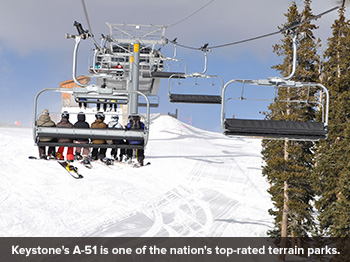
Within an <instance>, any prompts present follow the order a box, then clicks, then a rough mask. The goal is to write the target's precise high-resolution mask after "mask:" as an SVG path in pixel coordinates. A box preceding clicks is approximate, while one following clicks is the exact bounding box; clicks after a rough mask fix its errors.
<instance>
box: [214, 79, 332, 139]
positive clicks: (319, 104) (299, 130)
mask: <svg viewBox="0 0 350 262" xmlns="http://www.w3.org/2000/svg"><path fill="white" fill-rule="evenodd" d="M233 83H242V84H243V85H242V86H243V87H242V93H241V96H240V97H234V98H232V97H230V98H227V99H226V94H225V93H226V89H227V88H228V86H230V85H231V84H233ZM245 84H250V85H257V86H261V87H266V86H270V87H276V88H282V87H289V88H295V89H300V88H304V87H312V88H317V89H318V91H319V92H318V94H319V100H313V101H311V100H309V99H308V96H307V98H306V99H300V98H299V99H291V98H287V99H285V100H278V98H275V99H271V100H270V101H271V102H281V103H303V104H307V105H309V106H312V107H314V108H315V109H316V110H320V111H321V112H322V120H321V121H320V122H315V121H312V122H302V121H287V120H286V121H276V120H269V119H264V120H255V119H236V118H227V117H226V104H227V103H228V102H229V101H242V102H244V101H246V100H254V101H262V100H259V99H248V98H246V97H244V92H243V91H244V85H245ZM308 90H310V88H309V89H308ZM222 99H223V103H222V109H221V123H222V128H223V133H224V134H225V135H227V136H247V137H259V138H267V139H289V140H303V141H317V140H320V139H326V138H327V135H328V108H329V94H328V90H327V88H326V87H324V86H323V85H321V84H318V83H306V82H295V81H289V80H284V79H280V78H277V79H267V80H236V79H234V80H231V81H229V82H228V83H226V84H225V86H224V88H223V90H222ZM265 101H266V100H265Z"/></svg>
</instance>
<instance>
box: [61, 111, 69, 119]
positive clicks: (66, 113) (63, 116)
mask: <svg viewBox="0 0 350 262" xmlns="http://www.w3.org/2000/svg"><path fill="white" fill-rule="evenodd" d="M61 117H62V118H66V119H69V113H68V112H67V111H63V112H62V115H61Z"/></svg>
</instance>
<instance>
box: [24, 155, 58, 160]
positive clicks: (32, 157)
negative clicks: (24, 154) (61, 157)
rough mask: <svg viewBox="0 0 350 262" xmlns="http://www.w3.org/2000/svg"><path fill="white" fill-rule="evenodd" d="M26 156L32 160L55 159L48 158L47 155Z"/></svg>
mask: <svg viewBox="0 0 350 262" xmlns="http://www.w3.org/2000/svg"><path fill="white" fill-rule="evenodd" d="M28 158H29V159H32V160H56V159H55V158H48V157H45V158H39V157H36V156H29V157H28Z"/></svg>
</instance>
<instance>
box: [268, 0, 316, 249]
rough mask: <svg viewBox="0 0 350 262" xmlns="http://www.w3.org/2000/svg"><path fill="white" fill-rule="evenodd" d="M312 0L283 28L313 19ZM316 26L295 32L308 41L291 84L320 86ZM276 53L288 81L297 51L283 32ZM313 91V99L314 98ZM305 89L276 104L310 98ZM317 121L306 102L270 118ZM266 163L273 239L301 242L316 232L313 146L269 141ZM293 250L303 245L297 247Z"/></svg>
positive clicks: (281, 107)
mask: <svg viewBox="0 0 350 262" xmlns="http://www.w3.org/2000/svg"><path fill="white" fill-rule="evenodd" d="M310 4H311V0H305V1H304V9H303V11H302V13H299V12H298V9H297V6H296V4H295V3H293V4H292V5H291V6H290V7H289V9H288V12H287V13H286V14H285V16H286V18H287V22H286V24H284V25H283V27H284V28H285V27H288V25H292V24H294V23H296V22H301V21H305V20H307V19H309V18H310V17H312V16H313V15H312V12H311V8H310ZM315 29H317V27H316V26H315V25H314V24H312V23H311V22H306V23H304V24H302V25H300V26H299V27H297V29H296V30H299V32H300V33H301V32H304V33H305V36H304V38H303V39H301V40H300V41H299V45H298V53H297V57H298V60H297V64H298V66H297V70H296V73H295V75H294V76H293V78H292V80H294V81H301V82H317V80H318V77H319V73H318V64H319V60H320V59H319V56H318V55H317V49H318V48H319V46H320V40H316V39H315V37H314V34H313V30H315ZM273 49H274V52H275V53H276V54H277V55H278V56H281V57H284V59H283V62H282V63H281V64H279V65H276V66H273V68H275V69H276V70H277V71H279V72H280V73H281V74H282V75H283V76H285V77H286V76H289V75H290V73H291V70H292V60H293V58H292V57H293V49H292V39H291V36H290V32H288V31H287V32H286V33H284V38H283V39H282V40H281V43H280V44H276V45H274V47H273ZM314 94H315V91H312V92H311V94H310V96H311V97H310V99H314V97H313V95H314ZM306 95H307V90H306V88H305V90H302V91H300V89H298V90H296V89H295V88H285V89H279V91H278V100H288V99H290V100H293V99H295V98H298V99H300V98H303V97H304V99H305V98H306ZM315 118H316V112H315V109H314V107H312V106H308V105H306V104H302V103H278V102H274V103H272V104H271V105H270V106H269V111H268V113H267V115H266V119H270V120H290V121H305V122H308V121H312V120H314V119H315ZM262 146H263V151H262V154H263V159H264V161H265V166H264V167H263V174H264V176H266V177H267V179H268V181H269V182H270V184H271V187H270V190H269V193H270V194H271V198H272V201H273V203H274V208H273V209H271V210H270V211H269V212H270V214H271V215H273V216H274V218H275V229H274V230H272V231H270V232H269V234H270V235H271V236H283V237H285V236H292V237H303V236H306V234H308V233H309V232H311V231H312V230H313V226H314V220H313V208H312V201H313V199H314V190H313V187H312V186H313V177H312V169H313V166H314V153H313V152H314V144H313V143H312V142H301V141H288V140H285V141H274V140H272V141H268V140H263V142H262ZM294 244H295V245H296V244H298V245H300V243H294Z"/></svg>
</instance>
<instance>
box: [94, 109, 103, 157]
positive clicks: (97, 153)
mask: <svg viewBox="0 0 350 262" xmlns="http://www.w3.org/2000/svg"><path fill="white" fill-rule="evenodd" d="M95 117H96V120H95V122H93V123H92V124H91V128H102V129H104V128H107V125H106V123H105V122H103V121H104V120H105V115H104V114H103V113H102V112H97V113H96V115H95ZM92 143H93V144H98V145H102V144H106V140H104V139H94V140H92ZM106 151H107V148H94V149H92V153H91V159H92V160H97V159H101V160H102V159H104V158H105V157H106Z"/></svg>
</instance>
